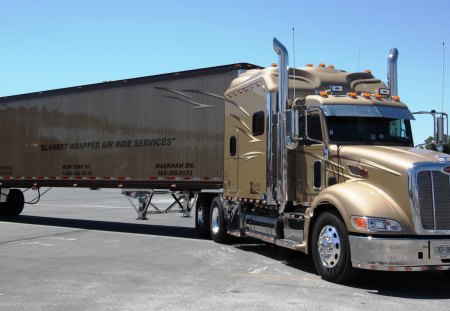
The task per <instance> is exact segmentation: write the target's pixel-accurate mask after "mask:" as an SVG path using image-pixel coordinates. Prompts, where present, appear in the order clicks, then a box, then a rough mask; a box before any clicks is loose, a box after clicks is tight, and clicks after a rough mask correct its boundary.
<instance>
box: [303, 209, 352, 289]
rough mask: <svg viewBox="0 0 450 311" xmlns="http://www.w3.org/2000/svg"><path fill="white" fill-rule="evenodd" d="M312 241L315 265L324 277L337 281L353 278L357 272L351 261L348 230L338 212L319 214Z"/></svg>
mask: <svg viewBox="0 0 450 311" xmlns="http://www.w3.org/2000/svg"><path fill="white" fill-rule="evenodd" d="M311 243H312V244H311V250H312V257H313V261H314V266H315V267H316V270H317V272H318V273H319V275H320V276H321V277H322V278H323V279H325V280H327V281H330V282H335V283H346V282H349V281H350V280H351V279H353V277H354V276H355V274H356V272H355V269H354V268H353V267H352V263H351V257H350V244H349V242H348V231H347V228H346V227H345V224H344V223H343V222H342V220H341V219H340V218H339V217H338V216H337V215H336V214H334V213H330V212H324V213H323V214H321V215H320V216H319V218H318V219H317V221H316V223H315V225H314V228H313V232H312V238H311Z"/></svg>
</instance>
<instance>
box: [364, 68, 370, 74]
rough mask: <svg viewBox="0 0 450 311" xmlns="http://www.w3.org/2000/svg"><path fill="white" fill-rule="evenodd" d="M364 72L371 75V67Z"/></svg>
mask: <svg viewBox="0 0 450 311" xmlns="http://www.w3.org/2000/svg"><path fill="white" fill-rule="evenodd" d="M364 72H365V73H368V74H370V75H371V74H372V70H370V69H367V70H364Z"/></svg>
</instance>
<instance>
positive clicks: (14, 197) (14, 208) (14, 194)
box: [4, 189, 25, 216]
mask: <svg viewBox="0 0 450 311" xmlns="http://www.w3.org/2000/svg"><path fill="white" fill-rule="evenodd" d="M24 204H25V199H24V197H23V192H22V191H20V190H19V189H11V190H10V191H9V194H8V197H7V198H6V205H5V207H6V210H5V211H4V215H8V216H18V215H20V213H22V211H23V206H24Z"/></svg>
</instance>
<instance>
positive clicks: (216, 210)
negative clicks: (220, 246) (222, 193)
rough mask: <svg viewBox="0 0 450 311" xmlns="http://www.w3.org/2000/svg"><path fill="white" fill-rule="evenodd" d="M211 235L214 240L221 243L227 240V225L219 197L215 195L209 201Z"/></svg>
mask: <svg viewBox="0 0 450 311" xmlns="http://www.w3.org/2000/svg"><path fill="white" fill-rule="evenodd" d="M210 219H211V222H210V224H211V237H212V238H213V240H214V242H217V243H223V242H225V241H226V240H227V238H228V234H227V226H226V223H225V215H224V209H223V203H222V200H221V199H220V197H217V196H216V197H215V198H214V199H213V200H212V203H211V218H210Z"/></svg>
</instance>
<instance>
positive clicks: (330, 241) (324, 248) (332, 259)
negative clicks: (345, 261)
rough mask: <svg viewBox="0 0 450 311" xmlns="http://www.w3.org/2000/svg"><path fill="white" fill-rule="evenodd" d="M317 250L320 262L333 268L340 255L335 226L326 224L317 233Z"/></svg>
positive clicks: (339, 242) (338, 239) (339, 244)
mask: <svg viewBox="0 0 450 311" xmlns="http://www.w3.org/2000/svg"><path fill="white" fill-rule="evenodd" d="M317 244H318V250H319V256H320V260H321V261H322V264H323V265H324V266H325V267H327V268H334V267H335V266H336V265H337V263H338V262H339V257H340V256H341V240H340V238H339V234H338V232H337V230H336V228H335V227H333V226H330V225H327V226H325V227H323V228H322V230H321V231H320V234H319V241H318V242H317Z"/></svg>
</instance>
